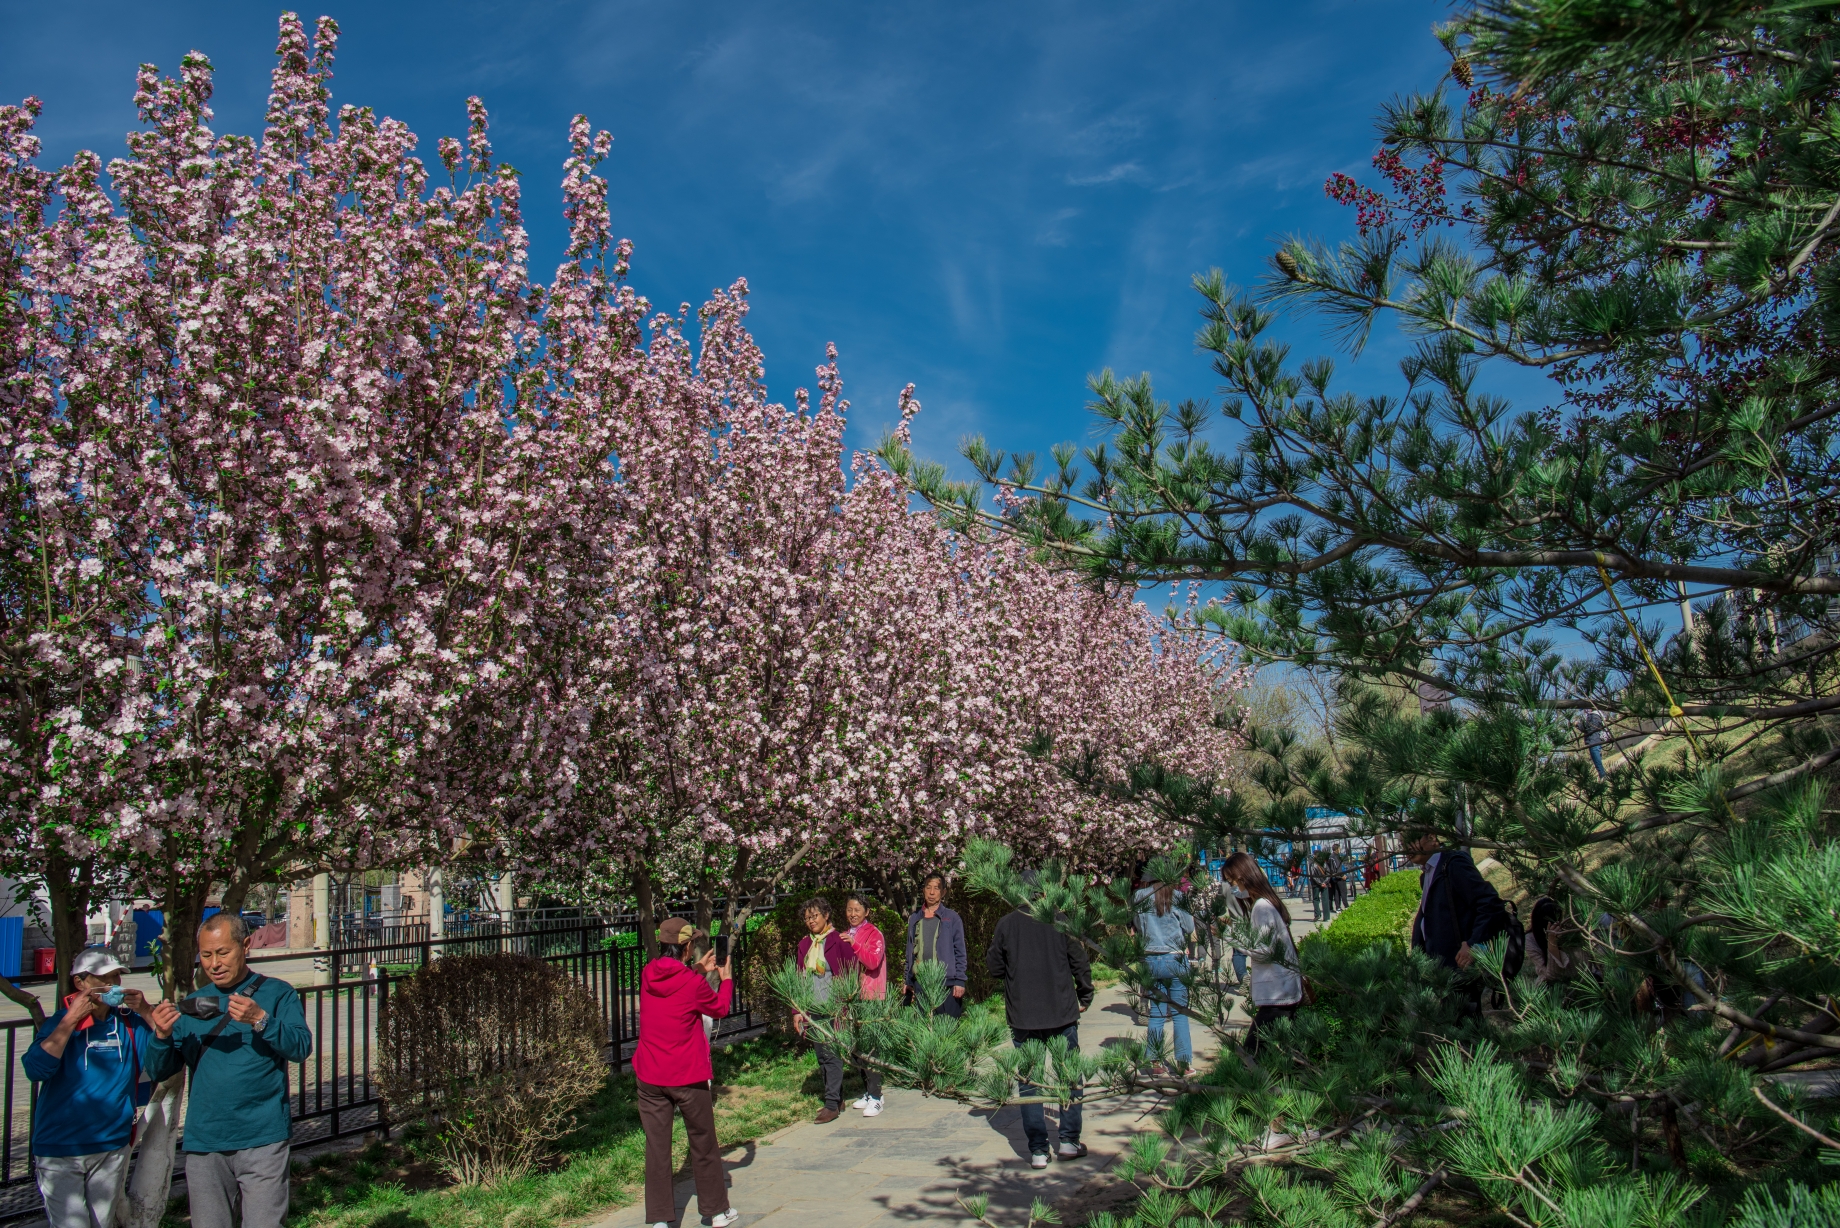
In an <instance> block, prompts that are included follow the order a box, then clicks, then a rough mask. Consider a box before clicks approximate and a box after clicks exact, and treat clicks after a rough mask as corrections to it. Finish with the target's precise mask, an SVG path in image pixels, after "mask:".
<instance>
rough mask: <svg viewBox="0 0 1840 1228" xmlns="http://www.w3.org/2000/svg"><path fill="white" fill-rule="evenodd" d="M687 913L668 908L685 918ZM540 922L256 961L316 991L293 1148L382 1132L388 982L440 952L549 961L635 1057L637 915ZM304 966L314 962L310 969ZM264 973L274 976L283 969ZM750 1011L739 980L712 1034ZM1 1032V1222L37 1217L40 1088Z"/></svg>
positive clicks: (293, 1080) (27, 1031) (13, 1024)
mask: <svg viewBox="0 0 1840 1228" xmlns="http://www.w3.org/2000/svg"><path fill="white" fill-rule="evenodd" d="M685 911H687V910H674V912H676V913H678V914H679V915H681V914H682V913H683V912H685ZM562 920H563V919H561V918H558V919H556V920H555V921H549V920H548V919H546V921H545V923H543V924H542V927H541V928H536V929H522V928H513V927H511V926H508V925H504V924H502V923H497V922H494V923H493V924H479V925H472V926H468V927H467V928H468V931H469V932H467V933H463V934H457V935H453V936H449V937H442V938H432V937H430V936H429V934H428V927H427V926H425V925H423V926H402V927H397V928H396V929H395V930H394V931H392V930H391V929H389V928H385V929H383V930H381V931H375V932H372V933H369V934H366V935H365V937H366V939H367V941H365V942H363V943H362V944H360V945H356V946H350V947H341V948H337V949H334V950H329V951H299V952H284V953H280V954H274V955H256V956H252V957H251V958H250V961H249V962H250V963H251V964H252V965H254V966H255V967H256V970H257V971H262V970H263V968H264V967H265V966H272V965H276V964H280V963H283V962H289V961H291V962H294V963H296V964H300V965H303V966H304V967H303V971H305V975H306V979H308V980H310V981H312V982H313V983H311V984H305V985H301V984H296V985H295V989H296V991H297V992H298V993H299V994H300V999H301V1006H302V1008H303V1009H304V1011H305V1014H306V1021H307V1027H308V1028H309V1029H311V1031H312V1033H313V1052H312V1053H311V1054H310V1055H308V1057H307V1058H306V1060H304V1061H302V1062H298V1063H296V1064H294V1067H293V1070H292V1071H291V1072H290V1076H289V1085H288V1100H289V1104H290V1107H291V1111H292V1116H293V1120H294V1141H295V1143H296V1144H297V1145H298V1144H302V1143H311V1142H319V1141H324V1140H327V1139H335V1138H342V1137H346V1136H349V1135H352V1134H358V1133H362V1132H364V1131H367V1130H374V1129H378V1128H379V1127H384V1128H387V1124H388V1123H387V1122H385V1121H384V1119H383V1116H382V1106H381V1104H380V1102H379V1100H378V1096H377V1087H376V1083H375V1081H374V1079H373V1075H374V1073H375V1071H376V1070H377V1067H378V1064H379V1061H380V1058H381V1054H380V1052H379V1049H378V1036H379V1032H380V1028H379V1026H378V1025H379V1023H380V1022H381V1019H382V1016H383V1013H384V1012H385V1011H386V1010H387V1009H388V1008H389V1000H390V993H391V989H392V987H393V986H395V985H397V984H398V983H399V982H401V981H402V980H403V979H404V978H405V977H408V976H412V975H414V973H415V971H416V970H417V969H419V968H422V967H424V966H426V965H427V964H428V963H430V962H431V961H433V960H436V959H440V958H443V957H448V956H454V955H464V954H474V953H496V952H513V953H517V954H522V955H530V956H534V957H535V958H538V959H541V960H544V961H546V962H549V963H553V964H556V965H558V966H560V967H561V968H563V969H564V970H565V971H566V972H567V973H568V974H569V975H570V976H571V977H573V978H574V979H575V980H577V981H579V982H581V983H582V984H583V985H585V986H586V987H587V989H588V991H589V992H590V993H591V994H593V995H594V999H595V1001H596V1002H597V1003H598V1004H599V1005H600V1008H601V1019H602V1021H603V1022H604V1024H605V1026H606V1037H607V1046H608V1050H609V1055H610V1058H611V1060H612V1062H613V1063H614V1065H615V1066H616V1067H618V1066H622V1065H624V1064H625V1063H626V1062H627V1061H628V1060H630V1058H631V1054H632V1048H633V1046H634V1044H635V1043H637V1041H638V1037H639V973H640V970H641V969H642V968H643V966H644V963H645V950H644V947H643V945H642V944H641V940H640V935H639V926H638V923H637V918H636V917H633V916H630V915H628V916H622V917H611V918H603V919H598V920H582V919H580V918H574V919H570V920H569V923H568V924H563V923H562ZM746 942H747V936H746V935H745V934H743V935H740V936H738V938H737V940H736V941H735V944H734V948H733V951H734V956H735V961H736V963H737V964H739V963H740V961H741V960H742V959H743V958H745V955H746ZM308 961H311V962H310V963H309V962H308ZM269 975H281V976H283V977H284V978H285V979H289V980H290V981H297V980H298V979H300V977H299V974H296V975H294V976H287V974H286V973H285V972H284V971H283V970H281V969H273V970H272V971H271V972H269ZM756 1006H757V1004H756V1003H754V1002H751V1001H750V1000H749V999H748V997H747V994H746V992H745V990H744V989H743V978H740V977H737V978H736V979H735V992H734V1000H733V1004H732V1006H731V1007H730V1009H729V1014H728V1017H727V1018H726V1019H724V1020H722V1021H721V1024H720V1025H719V1028H718V1033H717V1034H718V1035H719V1036H720V1035H732V1034H735V1033H738V1032H745V1031H748V1030H751V1029H752V1028H754V1027H755V1026H757V1024H756V1019H755V1015H756ZM0 1031H3V1032H4V1033H5V1037H6V1040H5V1046H6V1055H5V1071H6V1073H5V1091H4V1103H3V1104H0V1220H7V1219H13V1218H17V1217H19V1216H22V1215H28V1214H37V1213H39V1210H40V1207H39V1202H38V1193H37V1190H36V1188H35V1187H34V1185H33V1172H32V1158H31V1125H30V1123H31V1114H32V1102H33V1099H34V1098H35V1096H36V1091H37V1088H36V1086H35V1085H34V1084H32V1083H31V1082H30V1081H28V1080H27V1079H26V1077H25V1072H24V1069H23V1068H22V1066H21V1065H20V1059H21V1057H22V1056H23V1054H24V1053H25V1050H26V1048H27V1046H29V1045H31V1044H32V1043H33V1036H32V1021H31V1020H30V1019H13V1020H7V1021H3V1022H0Z"/></svg>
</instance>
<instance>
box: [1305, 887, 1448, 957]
mask: <svg viewBox="0 0 1840 1228" xmlns="http://www.w3.org/2000/svg"><path fill="white" fill-rule="evenodd" d="M1418 881H1419V871H1417V870H1395V871H1393V873H1391V874H1388V875H1387V876H1386V877H1385V878H1382V879H1381V880H1380V881H1379V882H1377V883H1375V884H1374V887H1373V890H1371V891H1369V892H1368V893H1367V894H1366V895H1364V896H1361V897H1360V898H1358V899H1356V900H1355V901H1354V903H1352V904H1350V905H1349V906H1348V907H1346V908H1344V909H1343V910H1342V911H1341V912H1340V913H1339V914H1338V915H1337V916H1336V918H1335V920H1333V921H1331V922H1330V923H1329V924H1328V925H1327V926H1325V927H1324V928H1322V929H1319V930H1317V931H1316V932H1315V933H1313V934H1310V935H1309V936H1307V937H1306V938H1304V940H1303V945H1304V946H1309V945H1310V944H1311V943H1321V944H1322V945H1324V946H1327V947H1332V948H1334V949H1335V950H1337V951H1343V952H1347V953H1349V954H1352V953H1354V952H1356V951H1359V950H1362V949H1364V948H1366V947H1368V946H1371V945H1373V944H1374V943H1376V942H1386V943H1391V944H1393V946H1394V947H1396V948H1397V949H1398V950H1401V951H1403V950H1405V947H1406V942H1407V941H1408V940H1409V938H1410V935H1409V934H1407V932H1406V931H1407V930H1408V929H1409V928H1410V927H1411V925H1412V914H1413V913H1415V912H1417V911H1418V895H1419V886H1418Z"/></svg>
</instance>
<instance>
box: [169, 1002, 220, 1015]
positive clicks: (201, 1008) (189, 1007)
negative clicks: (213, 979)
mask: <svg viewBox="0 0 1840 1228" xmlns="http://www.w3.org/2000/svg"><path fill="white" fill-rule="evenodd" d="M173 1005H175V1006H177V1007H178V1008H179V1013H180V1014H181V1015H190V1016H191V1017H192V1018H194V1019H215V1018H217V1017H218V1016H219V1015H221V1014H223V1012H224V1000H223V999H222V998H181V999H180V1000H179V1001H178V1002H175V1003H174V1004H173Z"/></svg>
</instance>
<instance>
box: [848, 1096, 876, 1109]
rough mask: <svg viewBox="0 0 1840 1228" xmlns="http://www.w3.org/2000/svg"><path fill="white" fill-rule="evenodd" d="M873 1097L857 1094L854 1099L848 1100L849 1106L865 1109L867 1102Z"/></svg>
mask: <svg viewBox="0 0 1840 1228" xmlns="http://www.w3.org/2000/svg"><path fill="white" fill-rule="evenodd" d="M873 1099H875V1097H874V1096H858V1097H856V1099H854V1100H852V1101H850V1107H851V1108H853V1109H866V1108H868V1107H869V1102H870V1101H871V1100H873Z"/></svg>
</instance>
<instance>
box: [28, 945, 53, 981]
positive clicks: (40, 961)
mask: <svg viewBox="0 0 1840 1228" xmlns="http://www.w3.org/2000/svg"><path fill="white" fill-rule="evenodd" d="M32 960H33V970H34V971H36V972H37V973H38V975H40V976H50V975H51V974H52V973H54V972H56V971H57V948H56V947H39V948H38V949H36V950H35V951H33V952H32Z"/></svg>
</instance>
